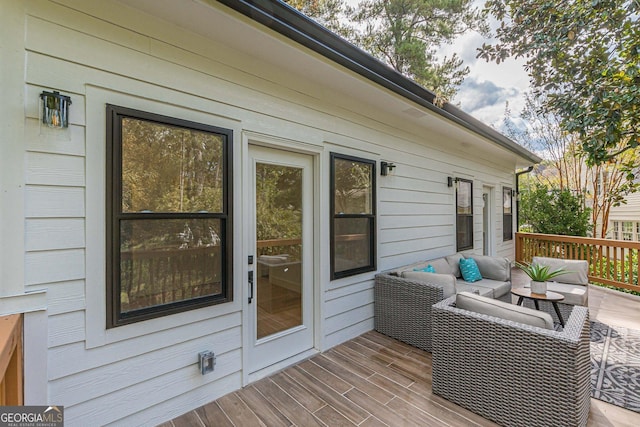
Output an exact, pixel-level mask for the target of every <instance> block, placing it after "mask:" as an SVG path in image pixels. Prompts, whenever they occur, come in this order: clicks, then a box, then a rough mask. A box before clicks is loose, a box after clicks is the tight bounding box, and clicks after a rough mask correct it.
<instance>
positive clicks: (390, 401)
mask: <svg viewBox="0 0 640 427" xmlns="http://www.w3.org/2000/svg"><path fill="white" fill-rule="evenodd" d="M165 425H166V426H175V427H183V426H242V427H244V426H282V427H288V426H301V427H307V426H331V427H334V426H363V427H374V426H398V425H404V426H426V425H429V426H452V425H460V426H462V425H464V426H495V425H496V424H494V423H492V422H490V421H487V420H485V419H484V418H482V417H480V416H478V415H476V414H474V413H472V412H470V411H467V410H466V409H463V408H460V407H459V406H457V405H454V404H453V403H450V402H448V401H447V400H445V399H442V398H441V397H439V396H435V395H433V394H432V393H431V354H430V353H427V352H424V351H422V350H419V349H416V348H414V347H411V346H409V345H407V344H404V343H402V342H400V341H396V340H394V339H391V338H389V337H386V336H384V335H382V334H379V333H377V332H374V331H372V332H367V333H365V334H364V335H362V336H360V337H357V338H355V339H354V340H351V341H348V342H346V343H344V344H341V345H339V346H337V347H334V348H332V349H331V350H329V351H327V352H325V353H323V354H319V355H316V356H314V357H312V358H311V359H308V360H306V361H304V362H301V363H299V364H297V365H295V366H292V367H289V368H287V369H285V370H283V371H281V372H279V373H277V374H275V375H273V376H271V377H268V378H265V379H262V380H260V381H257V382H255V383H253V384H250V385H249V386H247V387H245V388H244V389H242V390H239V391H237V392H235V393H231V394H228V395H226V396H223V397H222V398H220V399H218V400H217V401H215V402H211V403H209V404H207V405H205V406H202V407H200V408H198V409H196V410H195V411H191V412H189V413H187V414H184V415H182V416H180V417H178V418H176V419H174V420H173V421H172V422H170V423H165Z"/></svg>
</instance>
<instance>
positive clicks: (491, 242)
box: [482, 185, 495, 256]
mask: <svg viewBox="0 0 640 427" xmlns="http://www.w3.org/2000/svg"><path fill="white" fill-rule="evenodd" d="M485 194H486V195H487V200H486V201H485V200H484V195H485ZM482 201H483V204H484V206H483V208H482V253H483V255H489V256H492V255H494V252H495V251H494V248H495V218H494V217H495V215H494V211H495V191H494V187H490V186H487V185H483V186H482ZM485 243H486V245H485Z"/></svg>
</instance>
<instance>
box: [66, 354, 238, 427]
mask: <svg viewBox="0 0 640 427" xmlns="http://www.w3.org/2000/svg"><path fill="white" fill-rule="evenodd" d="M240 360H241V352H240V350H234V351H231V352H228V353H224V354H220V355H219V356H218V357H217V363H216V369H215V370H214V372H212V373H211V374H208V375H201V374H200V372H199V371H198V368H197V365H196V364H192V365H191V366H188V367H184V368H180V369H177V370H175V371H171V372H165V373H164V374H163V375H160V376H157V377H155V378H153V379H150V380H148V381H145V382H142V383H139V384H135V385H132V386H130V387H126V388H124V389H122V390H119V391H118V393H117V397H116V396H113V395H106V396H102V397H98V398H95V399H91V400H88V401H85V402H83V403H80V404H78V405H74V406H70V407H69V408H67V407H65V408H64V409H65V425H66V424H67V423H68V424H69V425H86V423H87V420H100V423H101V424H103V425H104V424H109V423H112V422H115V421H117V420H119V419H120V418H122V417H123V415H125V416H126V415H129V414H134V413H136V412H139V411H140V410H142V409H144V408H146V407H149V406H153V405H158V404H160V403H162V402H165V401H167V400H169V399H173V398H175V397H179V396H180V395H181V394H183V393H188V392H190V391H191V390H193V389H194V388H197V387H202V386H203V385H206V384H210V383H213V382H216V381H218V380H220V379H221V378H225V377H226V376H228V375H233V374H235V373H236V372H238V371H239V370H240ZM240 385H241V384H240V383H237V384H236V388H238V387H240ZM141 402H144V405H141V404H140V403H141ZM128 423H129V421H125V422H124V424H127V425H128Z"/></svg>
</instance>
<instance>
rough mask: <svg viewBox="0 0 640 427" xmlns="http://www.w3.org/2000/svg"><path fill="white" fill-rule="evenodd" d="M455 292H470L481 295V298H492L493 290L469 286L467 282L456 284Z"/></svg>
mask: <svg viewBox="0 0 640 427" xmlns="http://www.w3.org/2000/svg"><path fill="white" fill-rule="evenodd" d="M456 292H458V293H460V292H471V293H472V294H478V295H482V296H483V297H487V298H493V289H491V288H481V287H480V286H474V285H470V284H468V283H467V282H462V283H461V282H460V281H458V283H456Z"/></svg>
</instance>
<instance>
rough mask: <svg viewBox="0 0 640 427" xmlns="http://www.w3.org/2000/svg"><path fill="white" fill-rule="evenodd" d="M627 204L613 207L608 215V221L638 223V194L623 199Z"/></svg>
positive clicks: (639, 215) (639, 217)
mask: <svg viewBox="0 0 640 427" xmlns="http://www.w3.org/2000/svg"><path fill="white" fill-rule="evenodd" d="M625 200H626V202H627V203H625V204H622V205H620V206H614V207H612V208H611V212H610V213H609V221H640V193H634V194H630V195H628V196H627V197H625Z"/></svg>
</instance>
